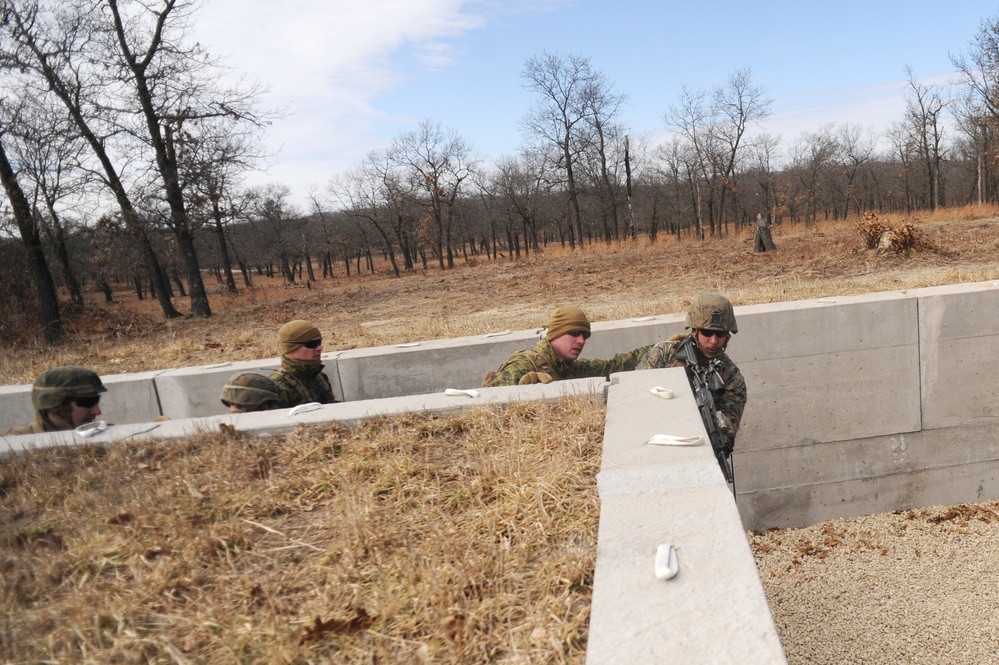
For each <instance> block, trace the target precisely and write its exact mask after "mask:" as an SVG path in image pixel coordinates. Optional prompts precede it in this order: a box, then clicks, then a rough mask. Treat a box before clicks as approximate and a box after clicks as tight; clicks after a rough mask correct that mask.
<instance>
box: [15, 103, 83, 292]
mask: <svg viewBox="0 0 999 665" xmlns="http://www.w3.org/2000/svg"><path fill="white" fill-rule="evenodd" d="M0 114H2V115H3V117H7V118H14V119H15V121H14V122H13V123H11V124H10V125H9V127H10V131H9V132H8V133H7V134H6V135H5V138H6V139H9V144H8V146H9V149H8V152H9V153H11V154H14V155H15V156H16V157H15V159H16V161H17V164H18V166H19V182H20V184H22V185H24V186H27V187H29V189H30V191H31V193H30V195H29V197H30V201H31V209H32V214H33V217H34V219H35V223H36V224H38V225H39V228H40V231H41V232H42V234H43V235H44V237H45V240H46V241H47V243H48V245H49V247H50V248H51V251H52V254H54V256H55V258H56V259H57V260H58V262H59V265H60V266H61V268H62V278H63V281H64V283H65V285H66V289H67V291H68V292H69V296H70V301H71V302H72V303H73V304H74V305H75V306H77V307H82V306H83V304H84V300H83V291H82V289H81V288H80V282H79V280H78V279H77V276H76V271H75V270H74V268H73V265H72V262H71V260H70V251H69V247H68V242H67V225H66V222H65V220H64V218H63V212H64V210H65V209H66V207H67V206H65V205H64V204H63V202H64V201H65V200H68V199H76V198H79V197H80V196H82V195H84V194H85V189H86V187H85V184H86V177H85V173H84V172H83V171H82V169H80V168H79V164H80V160H81V155H82V153H84V152H85V151H86V150H87V147H86V145H85V144H84V143H83V142H82V141H80V140H78V136H77V135H76V134H75V133H74V132H73V131H72V129H71V128H70V127H68V126H67V123H66V118H65V114H64V113H58V112H57V110H56V109H54V108H52V107H50V106H46V105H45V104H44V103H43V101H42V100H39V99H37V98H34V97H29V98H26V99H21V100H18V101H17V102H16V109H15V108H12V107H11V106H10V104H9V103H8V100H4V101H0ZM69 205H71V204H69Z"/></svg>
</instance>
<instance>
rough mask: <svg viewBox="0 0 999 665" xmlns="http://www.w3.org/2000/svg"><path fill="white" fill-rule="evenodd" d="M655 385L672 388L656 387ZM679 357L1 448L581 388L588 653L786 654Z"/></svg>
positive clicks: (760, 659) (543, 395)
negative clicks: (597, 460) (588, 439)
mask: <svg viewBox="0 0 999 665" xmlns="http://www.w3.org/2000/svg"><path fill="white" fill-rule="evenodd" d="M653 384H655V385H662V386H664V387H668V388H670V389H672V390H674V392H675V393H676V397H675V398H674V399H672V400H668V401H663V400H661V398H659V397H655V396H653V395H652V394H651V393H650V392H649V389H650V388H651V387H652V386H653ZM686 388H687V383H686V376H685V374H684V371H683V370H682V369H664V370H653V371H648V372H630V373H626V374H615V375H614V376H613V377H612V381H611V382H610V383H608V382H606V381H604V380H603V379H599V378H592V379H578V380H574V381H559V382H555V383H550V384H547V385H542V384H537V385H530V386H510V387H503V388H485V389H481V390H478V391H476V393H475V394H474V395H447V394H445V393H435V394H424V395H415V396H408V397H390V398H383V399H374V400H366V401H359V402H345V403H340V404H328V405H322V406H316V407H314V408H311V409H308V410H302V409H300V408H299V409H283V410H278V411H269V412H262V413H246V414H226V415H219V416H211V417H206V418H192V419H183V420H170V421H165V422H159V423H144V424H131V425H113V426H111V427H109V428H108V429H106V430H104V431H100V432H97V433H96V434H94V435H93V436H90V437H86V438H84V437H81V436H80V435H79V434H76V433H74V432H57V433H52V434H41V435H34V436H18V437H8V438H7V440H6V441H7V444H8V446H9V448H8V449H7V450H4V451H0V454H10V453H19V452H22V451H25V450H31V449H38V448H43V447H49V446H59V445H74V444H77V443H80V442H81V441H87V442H90V443H94V444H104V443H109V442H112V441H121V440H128V439H135V438H139V437H145V438H156V439H157V440H169V439H181V438H186V437H189V436H191V435H193V434H198V433H203V432H211V431H217V430H218V429H219V427H220V426H222V425H227V426H232V427H235V428H236V429H238V430H239V431H241V432H244V433H247V434H256V435H267V434H280V433H284V432H287V431H289V430H291V429H293V428H295V427H299V426H302V425H309V424H314V425H322V424H324V423H328V422H330V421H339V422H345V423H350V422H354V421H358V420H363V419H365V418H371V417H374V416H383V415H393V414H400V413H408V412H414V411H421V412H423V411H430V412H435V413H446V412H450V411H457V410H460V409H465V408H469V407H472V406H483V407H486V408H488V407H489V406H491V405H498V404H506V403H510V402H515V401H528V400H529V401H536V400H556V399H561V398H563V397H565V396H588V397H590V398H592V399H598V400H600V401H606V403H607V421H606V426H605V430H604V452H603V457H602V463H601V471H600V473H599V474H598V477H597V480H598V488H599V492H600V504H601V507H600V526H599V533H598V546H597V561H596V570H595V573H594V592H593V603H592V607H591V613H590V626H589V631H588V635H589V638H588V639H589V644H588V648H587V658H586V660H587V663H589V664H590V665H604V664H616V663H629V664H630V665H654V664H657V663H663V662H683V663H719V662H732V663H735V662H738V663H746V664H749V665H752V664H756V663H759V664H761V665H779V664H782V663H786V659H785V658H784V654H783V650H782V648H781V645H780V641H779V639H778V636H777V631H776V627H775V625H774V622H773V619H772V616H771V614H770V610H769V607H768V606H767V603H766V597H765V595H764V593H763V588H762V585H761V584H760V581H759V578H758V576H757V573H756V566H755V563H754V561H753V555H752V552H751V551H750V550H749V545H748V541H747V539H746V534H745V531H744V530H743V528H742V525H741V523H740V522H739V515H738V511H737V509H736V505H735V501H734V499H733V497H732V494H731V492H730V491H729V489H728V487H727V485H726V484H725V482H724V479H723V478H722V475H721V471H720V470H719V468H718V464H717V462H716V461H715V459H714V456H713V454H712V452H711V448H710V446H709V445H708V444H707V443H706V435H705V434H704V427H703V424H702V423H701V421H700V417H699V415H698V412H697V408H696V406H695V405H694V401H693V397H692V396H691V395H690V393H689V390H686ZM656 433H673V434H676V435H681V436H691V435H697V436H700V437H702V442H701V444H700V445H698V446H696V447H680V448H676V447H672V448H663V447H655V446H649V445H644V442H645V441H647V440H648V438H649V437H650V436H651V435H652V434H656ZM659 543H670V544H672V545H673V546H674V547H675V548H676V550H677V552H678V560H679V573H678V574H677V575H676V576H675V577H673V578H672V579H670V580H660V579H656V577H655V569H654V557H655V552H656V548H657V546H658V545H659Z"/></svg>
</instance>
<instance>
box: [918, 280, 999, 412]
mask: <svg viewBox="0 0 999 665" xmlns="http://www.w3.org/2000/svg"><path fill="white" fill-rule="evenodd" d="M976 286H978V288H976V289H974V290H969V289H961V290H957V289H952V288H947V289H945V288H940V287H938V288H934V289H928V290H924V291H921V292H919V338H920V348H921V350H922V376H921V381H920V387H921V392H922V395H923V405H922V409H923V423H924V427H926V428H929V429H932V428H937V427H950V426H954V425H959V424H966V423H973V422H980V421H988V420H994V419H996V418H999V399H996V398H995V396H996V395H997V394H999V315H997V313H999V289H997V288H993V289H985V288H983V286H982V285H976Z"/></svg>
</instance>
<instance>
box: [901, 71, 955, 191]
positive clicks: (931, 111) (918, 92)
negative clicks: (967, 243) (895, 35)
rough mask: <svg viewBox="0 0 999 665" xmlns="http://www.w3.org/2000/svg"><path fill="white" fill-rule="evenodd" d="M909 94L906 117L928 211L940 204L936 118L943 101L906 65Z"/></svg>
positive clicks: (939, 140) (938, 122)
mask: <svg viewBox="0 0 999 665" xmlns="http://www.w3.org/2000/svg"><path fill="white" fill-rule="evenodd" d="M905 72H906V75H907V76H908V83H909V89H910V91H911V94H910V95H909V96H908V97H907V98H906V100H905V115H906V120H907V121H908V123H909V126H910V128H911V130H912V132H913V135H914V137H915V139H916V144H917V145H918V147H919V156H920V158H921V159H922V161H923V164H924V165H925V167H926V177H927V183H928V186H929V204H930V209H931V210H936V209H937V208H939V207H940V206H941V205H943V191H942V190H943V187H942V184H941V174H940V164H941V162H942V161H943V158H944V153H945V152H946V151H945V150H944V148H943V124H942V122H941V120H942V118H941V117H940V116H941V114H942V113H943V110H944V108H945V107H946V106H947V103H946V102H945V101H944V99H943V96H942V93H941V92H940V90H939V89H938V88H937V87H936V86H931V85H924V84H922V83H920V82H918V81H917V80H916V77H915V75H914V74H913V73H912V67H909V66H906V68H905Z"/></svg>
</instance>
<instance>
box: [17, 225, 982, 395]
mask: <svg viewBox="0 0 999 665" xmlns="http://www.w3.org/2000/svg"><path fill="white" fill-rule="evenodd" d="M880 219H881V220H882V221H883V222H885V223H886V224H890V225H892V226H901V225H903V224H911V225H912V228H913V229H914V230H918V232H919V233H920V234H921V237H923V238H925V240H926V242H927V243H928V245H931V246H932V247H933V248H936V249H934V250H932V251H931V250H923V249H919V248H917V249H915V250H914V251H912V252H911V253H910V254H909V255H907V256H898V255H891V256H878V255H877V254H876V253H875V251H874V250H868V249H865V247H864V242H863V239H862V237H861V235H860V234H859V233H858V230H857V226H856V222H855V221H853V220H850V221H841V222H835V223H830V222H825V223H819V224H816V225H813V226H812V227H809V228H805V227H802V226H796V227H793V228H792V227H787V226H783V227H777V228H775V229H774V231H773V233H774V242H775V243H776V245H777V251H776V252H766V253H761V254H757V253H754V252H753V251H752V250H753V239H752V236H751V235H749V234H748V232H747V233H744V234H732V235H727V236H725V237H723V238H721V239H717V238H715V239H710V238H709V239H708V240H706V241H704V242H699V241H696V240H690V239H686V238H684V240H682V241H677V240H676V239H675V238H673V237H671V236H667V235H661V236H660V238H659V240H658V241H657V242H656V243H654V244H650V243H649V242H648V241H647V240H638V241H636V242H632V241H623V242H618V243H611V244H602V243H601V244H594V245H587V246H586V248H585V250H583V251H581V252H574V251H572V250H569V249H568V248H561V247H559V246H557V245H555V246H549V247H547V248H545V250H544V251H543V252H542V253H540V254H538V255H534V254H532V255H531V257H530V259H529V260H520V261H509V260H507V259H500V260H498V261H496V262H491V261H484V260H478V261H477V262H476V265H475V266H474V267H472V266H468V265H459V266H457V267H456V268H455V269H454V270H449V271H444V272H441V271H438V270H436V269H434V270H429V271H426V272H423V271H417V272H414V273H412V274H408V275H403V276H402V277H400V278H395V277H392V276H391V274H390V273H389V272H388V270H387V268H385V267H384V266H382V267H381V268H380V272H379V273H377V274H374V275H367V274H365V275H363V276H360V277H358V276H356V275H353V276H351V277H350V278H347V277H345V276H343V275H342V274H340V275H339V276H338V277H337V278H336V279H331V280H324V281H321V282H319V283H318V284H317V285H315V286H314V287H313V288H312V289H305V288H301V287H295V288H289V287H286V286H284V285H283V284H282V283H281V282H280V281H279V280H268V279H266V278H264V277H256V278H255V282H256V284H257V286H256V287H255V288H254V289H250V290H241V291H240V293H239V294H238V295H236V296H232V295H228V294H225V293H224V291H223V290H222V288H221V287H220V286H219V285H217V284H209V285H208V286H209V291H210V296H211V302H212V308H213V311H214V313H215V314H214V316H213V317H212V318H210V319H207V320H205V319H197V318H191V317H185V318H182V319H179V320H174V321H163V320H162V317H161V316H160V314H159V311H158V306H157V304H156V303H155V302H154V301H151V300H148V299H147V300H145V301H141V302H139V301H136V300H135V297H134V295H133V294H131V293H130V292H128V291H127V290H121V291H119V292H117V293H116V298H118V300H119V302H117V303H116V304H114V305H110V306H106V305H103V304H102V303H100V302H99V301H98V296H96V295H91V296H90V297H91V300H90V301H89V302H88V308H87V309H86V310H84V311H83V312H82V313H79V314H71V315H69V316H68V318H67V328H68V331H69V332H68V335H67V339H66V340H65V341H64V342H62V343H60V344H59V345H57V346H54V347H46V346H44V345H43V344H41V343H40V342H39V341H38V340H37V339H36V338H34V337H31V336H29V335H25V336H23V337H22V338H19V339H5V340H3V341H2V342H0V353H2V356H3V359H4V362H3V363H0V382H3V383H30V382H31V381H32V380H33V379H34V377H35V376H37V375H38V374H39V373H40V372H42V371H43V370H45V369H46V368H48V367H51V366H53V365H59V364H66V363H75V364H82V365H86V366H88V367H91V368H93V369H94V370H95V371H97V372H98V373H100V374H113V373H121V372H134V371H147V370H159V369H165V368H169V367H176V366H184V365H199V364H211V363H216V362H219V361H221V360H230V361H232V360H251V359H255V358H266V357H273V356H275V355H276V354H277V350H276V346H275V341H276V339H275V338H276V331H277V329H278V328H279V327H280V326H281V324H283V323H284V322H285V321H287V320H289V319H292V318H306V319H311V320H313V321H314V322H316V324H317V325H318V326H319V327H320V329H321V330H323V332H324V334H325V337H326V350H327V351H335V350H338V349H350V348H358V347H367V346H377V345H387V344H399V343H404V342H412V341H418V340H426V339H436V338H442V337H457V336H465V335H477V334H484V333H488V332H494V331H498V330H504V329H513V330H518V329H524V328H531V327H540V326H543V325H544V323H545V320H546V319H547V316H548V313H549V312H550V311H551V310H552V309H554V308H555V307H556V306H558V305H559V304H564V303H567V302H571V303H578V304H580V305H581V306H582V307H583V308H584V309H585V310H586V311H587V313H588V314H589V315H590V317H591V318H592V319H594V320H609V319H622V318H630V317H637V316H647V315H652V314H675V313H680V312H682V311H683V310H684V308H685V302H686V301H687V300H688V299H689V298H690V297H691V295H692V294H695V293H698V292H700V291H705V290H717V291H721V292H724V293H726V294H727V295H728V296H729V297H730V298H731V299H732V300H733V302H734V303H735V304H737V305H744V304H754V303H767V302H778V301H785V300H797V299H803V298H817V297H828V296H835V295H844V294H854V293H865V292H870V291H881V290H891V289H904V288H916V287H921V286H932V285H937V284H948V283H954V282H970V281H983V280H990V279H996V278H997V277H999V260H997V259H999V209H997V208H996V207H986V208H977V207H968V208H960V209H953V210H951V209H948V210H943V211H937V212H935V213H933V214H920V215H917V216H914V217H906V216H894V215H886V216H883V217H882V218H880ZM175 304H176V305H177V306H178V307H179V308H181V309H183V308H184V307H185V305H186V304H187V303H186V301H184V300H183V299H177V300H176V301H175Z"/></svg>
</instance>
